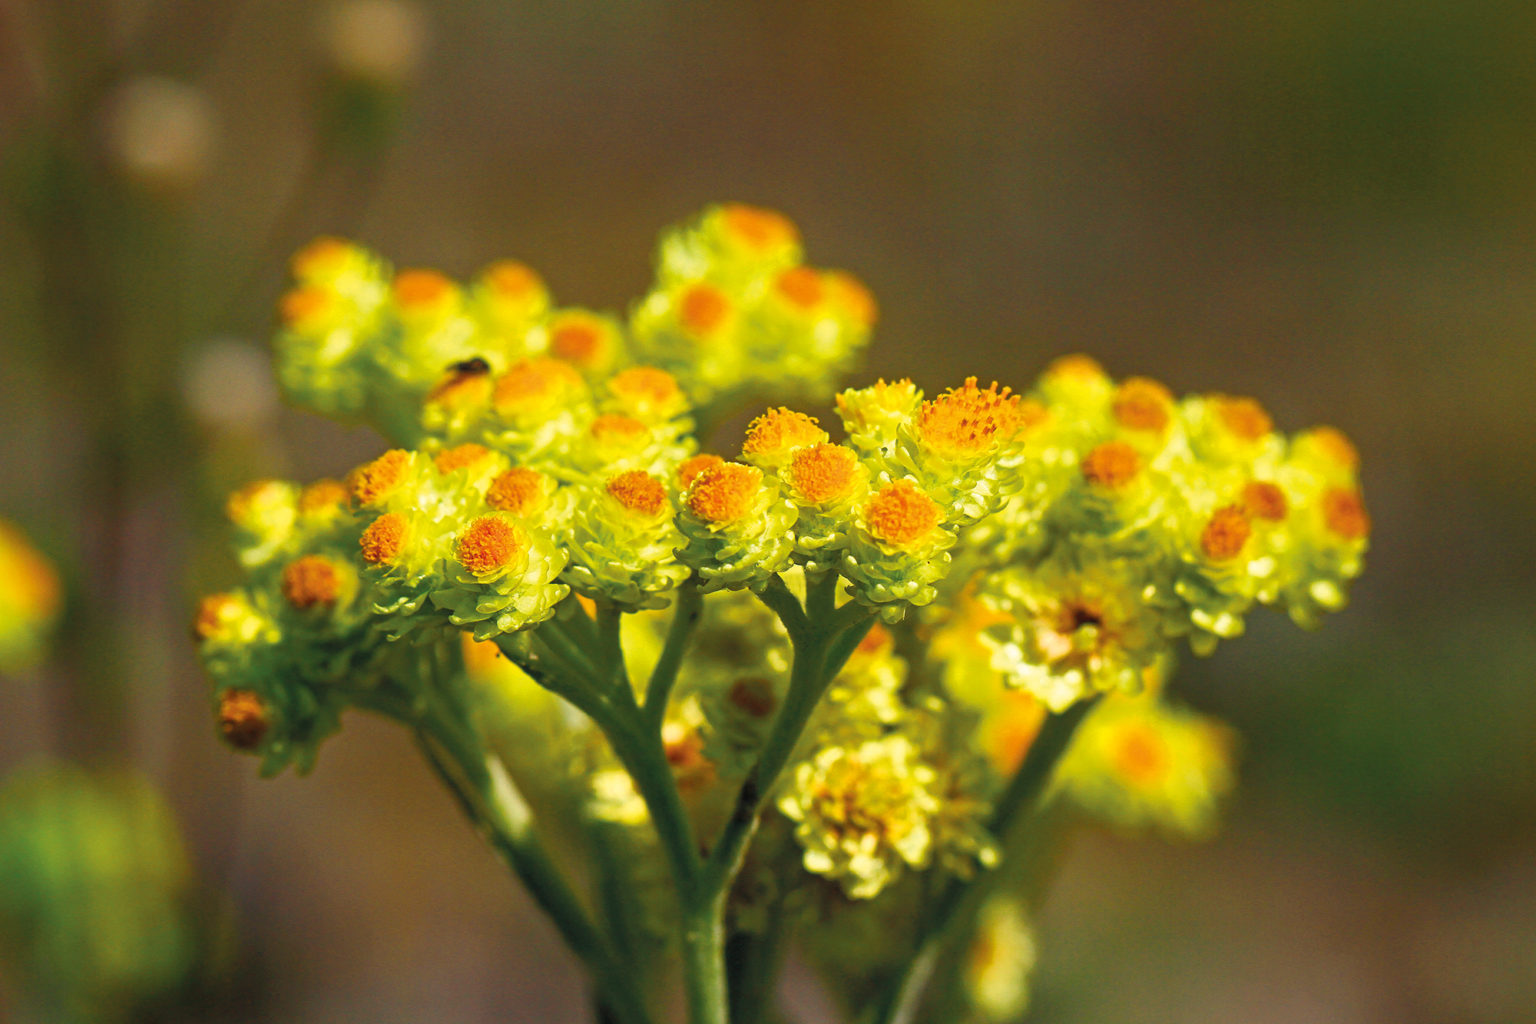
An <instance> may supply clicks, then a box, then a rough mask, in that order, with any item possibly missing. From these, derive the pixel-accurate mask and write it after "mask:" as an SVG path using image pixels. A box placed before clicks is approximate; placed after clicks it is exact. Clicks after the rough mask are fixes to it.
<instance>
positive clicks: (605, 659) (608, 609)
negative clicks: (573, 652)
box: [597, 601, 634, 704]
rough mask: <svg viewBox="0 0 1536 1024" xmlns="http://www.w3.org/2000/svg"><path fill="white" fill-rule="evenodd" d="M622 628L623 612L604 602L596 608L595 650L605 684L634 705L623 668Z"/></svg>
mask: <svg viewBox="0 0 1536 1024" xmlns="http://www.w3.org/2000/svg"><path fill="white" fill-rule="evenodd" d="M623 627H624V610H623V609H622V608H620V607H618V606H617V605H613V604H609V603H608V602H606V601H603V602H600V603H599V604H598V606H597V650H598V658H599V663H600V664H601V666H602V668H603V670H604V671H605V673H606V679H605V683H606V684H607V685H609V686H611V687H612V688H613V689H614V690H616V691H619V692H620V693H621V694H627V695H628V697H629V700H628V703H631V704H632V703H634V690H632V689H631V688H630V685H629V670H628V669H626V668H625V667H624V646H623V639H622V637H621V633H622V630H623Z"/></svg>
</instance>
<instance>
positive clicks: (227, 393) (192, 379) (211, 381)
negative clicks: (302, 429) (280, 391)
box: [181, 338, 278, 430]
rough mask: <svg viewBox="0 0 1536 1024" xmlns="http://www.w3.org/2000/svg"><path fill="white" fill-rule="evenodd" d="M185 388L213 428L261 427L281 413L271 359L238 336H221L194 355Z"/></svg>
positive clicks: (185, 374)
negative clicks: (273, 415) (278, 409)
mask: <svg viewBox="0 0 1536 1024" xmlns="http://www.w3.org/2000/svg"><path fill="white" fill-rule="evenodd" d="M181 388H182V396H183V397H184V398H185V400H186V403H187V408H188V409H189V410H191V412H192V415H193V416H194V417H195V418H196V419H197V421H198V422H199V423H204V424H206V425H208V426H211V427H220V428H224V429H230V430H239V429H244V428H248V427H258V426H260V425H261V424H263V423H265V422H266V421H267V420H269V419H270V418H271V417H272V414H273V413H275V412H276V411H277V404H278V403H277V388H276V387H275V386H274V385H273V383H272V361H271V359H270V358H269V357H268V356H267V354H266V353H265V352H264V351H262V350H261V349H260V348H258V347H257V346H255V345H253V344H251V343H250V342H248V341H241V340H240V339H238V338H218V339H215V340H213V341H211V342H209V343H208V344H206V345H202V346H200V347H199V348H198V349H197V351H196V352H194V353H192V354H191V355H190V357H189V358H188V359H187V362H186V364H185V367H184V369H183V372H182V381H181Z"/></svg>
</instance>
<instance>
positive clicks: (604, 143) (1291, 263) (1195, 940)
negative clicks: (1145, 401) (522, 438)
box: [0, 0, 1536, 1024]
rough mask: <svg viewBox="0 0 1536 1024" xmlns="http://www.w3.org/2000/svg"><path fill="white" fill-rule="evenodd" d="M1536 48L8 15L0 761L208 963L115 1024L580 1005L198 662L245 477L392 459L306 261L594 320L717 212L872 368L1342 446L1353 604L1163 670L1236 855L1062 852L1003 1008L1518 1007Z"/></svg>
mask: <svg viewBox="0 0 1536 1024" xmlns="http://www.w3.org/2000/svg"><path fill="white" fill-rule="evenodd" d="M359 11H361V12H362V13H359ZM1533 52H1536V5H1532V4H1530V3H1529V2H1528V0H1527V2H1520V0H1480V2H1477V3H1472V4H1469V3H1465V2H1453V0H1390V2H1389V0H1280V2H1273V0H1271V2H1267V3H1254V2H1241V0H1240V2H1237V3H1229V4H1206V3H1194V2H1187V0H1186V2H1180V0H1163V2H1159V3H1145V2H1134V0H1129V2H1127V0H1122V2H1114V3H1111V2H1105V0H1069V2H1064V3H1045V2H1028V0H1026V2H1023V3H1013V4H999V3H963V2H941V0H894V2H887V3H873V2H853V3H809V2H801V3H793V2H787V0H785V2H744V3H719V4H712V5H707V4H701V3H686V2H681V0H658V2H652V3H645V2H641V0H561V2H553V0H539V2H535V0H527V2H506V0H494V2H493V0H444V2H441V3H436V4H428V3H421V4H420V5H418V6H410V5H407V4H404V3H383V2H378V0H371V2H367V3H362V4H357V3H352V4H321V3H310V2H297V0H122V2H118V3H109V2H106V0H96V2H90V0H30V2H29V0H0V175H3V176H0V187H3V195H0V200H3V201H0V409H3V418H0V419H3V425H4V432H3V435H0V481H3V484H0V517H5V518H9V519H11V520H13V521H15V522H17V523H18V524H20V525H21V526H22V527H23V528H25V529H26V530H27V531H28V532H29V533H30V534H31V535H32V537H33V538H34V539H35V540H36V541H37V543H38V544H39V545H40V546H41V547H42V548H43V550H44V551H45V552H46V553H48V554H49V555H50V556H51V557H53V558H54V559H56V560H57V561H58V562H59V563H60V565H61V566H62V568H63V571H64V573H65V576H66V579H67V585H68V594H69V604H68V612H67V615H66V617H65V620H64V623H63V628H62V629H61V631H60V633H59V635H58V637H57V641H56V656H55V657H54V658H52V659H51V660H50V661H49V662H48V663H47V664H46V665H45V666H44V667H43V668H41V669H39V670H37V671H34V672H31V673H28V674H27V675H26V676H24V677H22V678H16V679H11V678H7V679H4V680H3V682H0V776H4V775H5V774H7V773H10V772H13V771H15V770H16V769H17V768H18V767H19V766H23V765H24V764H26V763H27V762H30V761H32V760H34V759H35V758H36V757H38V756H39V755H41V754H43V753H45V752H52V753H53V754H55V755H58V756H64V757H69V758H72V759H76V760H81V761H85V762H93V761H94V762H100V763H119V764H121V763H128V764H131V765H134V766H136V768H137V769H138V770H140V771H142V772H144V773H146V774H147V775H148V776H149V778H151V779H152V780H153V781H154V782H155V783H156V784H157V786H158V787H159V789H160V790H161V791H162V792H163V794H164V796H165V799H166V800H167V801H168V803H169V805H170V807H171V809H172V810H173V811H174V813H175V815H176V816H177V818H178V819H179V820H180V822H181V826H182V828H183V830H184V832H185V837H186V843H187V846H188V848H189V851H190V855H191V861H192V863H193V865H194V866H195V870H196V871H197V873H198V877H199V879H200V881H199V882H198V883H197V891H196V892H195V893H194V894H193V895H192V896H191V897H189V899H190V905H191V907H192V914H193V917H194V919H195V922H196V925H195V927H196V931H197V933H198V934H199V935H200V936H201V941H202V943H203V948H204V950H205V952H204V954H202V955H200V956H199V957H198V966H197V967H196V969H195V971H194V975H195V977H194V980H192V981H190V982H188V983H187V984H186V985H185V986H184V989H183V990H182V991H180V992H178V993H176V994H175V995H174V996H173V997H166V998H165V999H164V1000H162V1002H163V1005H160V1006H158V1007H152V1008H151V1009H149V1010H146V1011H145V1013H144V1014H142V1015H141V1016H142V1018H143V1019H153V1020H168V1021H179V1020H207V1021H231V1022H233V1021H251V1022H255V1021H284V1022H291V1024H311V1022H314V1024H319V1022H343V1021H359V1020H368V1021H374V1022H392V1021H401V1022H405V1021H428V1020H430V1021H446V1022H460V1021H462V1022H478V1021H501V1022H506V1021H546V1020H577V1019H582V1015H583V1014H584V1013H585V1008H584V1003H583V1000H582V997H581V993H580V990H579V986H578V982H577V975H576V971H575V968H574V966H573V964H572V962H571V961H570V960H569V959H568V958H567V957H566V956H565V954H564V953H562V952H561V951H560V950H559V948H558V944H557V942H556V940H555V938H554V936H553V934H552V932H551V930H550V929H549V928H548V927H546V926H545V924H544V923H543V921H542V920H540V919H539V918H538V917H537V916H536V915H535V914H534V913H533V912H532V911H531V909H530V906H529V904H528V902H527V900H526V899H525V898H524V897H523V896H522V894H521V893H519V892H517V891H515V889H514V887H513V885H512V884H511V883H510V882H509V881H508V879H507V878H506V877H505V876H504V874H503V872H502V870H501V869H500V866H499V865H498V863H497V862H496V861H495V859H494V857H493V856H492V854H491V853H490V851H489V850H488V849H485V848H483V847H482V846H481V845H480V843H479V841H478V839H477V838H476V837H475V836H474V835H473V834H472V832H471V830H470V829H469V828H468V827H467V826H466V825H465V824H464V823H463V822H462V821H461V820H460V819H459V817H458V816H457V813H456V810H455V808H454V807H453V806H452V803H451V801H450V800H449V799H448V798H447V797H446V795H445V794H444V793H441V792H439V791H438V789H437V788H436V785H435V783H434V782H433V780H432V779H430V778H429V774H428V772H427V771H425V770H424V768H423V766H422V765H421V764H420V763H419V762H418V760H417V757H416V755H415V753H414V751H413V750H412V748H411V747H410V744H409V742H408V741H407V739H406V737H404V736H403V735H401V734H399V733H397V732H396V731H393V730H392V729H391V728H389V727H387V726H385V725H383V724H381V723H378V722H374V721H370V720H367V719H362V718H358V717H356V716H354V717H353V718H352V719H351V720H349V722H348V724H347V728H346V731H345V733H344V735H343V736H342V737H341V739H340V740H339V741H337V742H335V743H333V744H331V745H329V746H328V747H327V749H326V751H325V753H324V754H323V756H322V758H321V761H320V765H319V767H318V768H317V770H316V771H315V772H314V774H313V776H311V777H309V778H306V779H295V778H292V777H283V778H280V779H278V780H275V781H269V782H264V781H260V780H257V779H256V778H255V764H254V763H253V762H251V761H249V760H247V759H241V758H237V757H234V756H232V755H231V754H230V753H228V752H227V751H226V750H225V749H223V748H222V747H221V746H220V745H219V743H218V742H217V740H216V738H215V733H214V729H213V727H212V724H211V718H210V715H209V708H208V701H207V697H206V694H205V692H204V690H205V685H204V683H203V681H202V679H201V678H200V676H199V674H198V671H197V669H196V666H195V664H194V659H193V652H192V650H191V647H190V644H189V643H187V642H186V640H185V637H186V622H187V621H188V619H189V616H190V610H191V607H192V602H193V600H194V595H195V594H196V593H198V592H201V591H204V590H207V589H212V588H216V587H219V586H222V585H227V584H228V583H229V582H231V581H232V580H233V578H234V569H233V567H232V565H231V564H230V563H229V562H228V561H227V560H226V559H227V556H226V555H224V554H223V548H222V543H223V537H222V533H221V527H220V524H219V509H220V506H221V503H222V499H223V494H224V493H225V492H226V491H227V490H228V489H230V488H231V487H233V486H235V485H236V484H238V483H240V482H242V481H244V480H246V479H248V478H251V477H253V476H258V475H271V474H282V475H294V476H298V477H310V476H315V475H320V474H327V473H335V472H337V471H340V470H342V469H344V468H345V467H347V466H348V465H351V464H353V463H355V462H357V461H358V460H360V459H361V458H364V457H367V456H369V455H370V454H372V453H373V452H374V451H376V449H377V447H378V442H376V441H375V440H374V439H373V438H371V437H370V436H368V435H367V434H366V433H365V432H362V431H352V430H345V429H343V428H340V427H337V426H335V425H332V424H329V423H325V422H322V421H320V420H318V419H316V418H314V417H312V416H308V415H304V414H299V413H295V412H291V411H288V410H284V409H282V408H280V407H279V406H278V405H277V401H276V398H275V395H274V392H273V388H272V385H271V383H270V381H269V379H268V377H267V376H266V374H267V366H266V363H265V359H266V356H265V352H266V350H265V348H264V346H265V342H266V338H267V337H268V335H269V334H270V332H271V330H272V328H273V326H274V312H273V311H274V308H275V300H276V297H277V295H278V293H279V290H280V288H281V286H282V282H283V276H284V260H285V258H286V255H287V254H288V253H289V252H290V251H291V250H292V249H294V248H296V247H297V246H298V245H300V244H302V243H303V242H305V241H307V240H308V239H309V238H311V237H313V236H315V235H317V234H320V233H340V234H346V235H352V236H355V237H358V238H359V239H360V240H362V241H364V242H365V243H367V244H369V245H370V246H373V247H375V248H377V249H379V250H380V251H382V252H383V253H385V254H386V255H388V256H390V257H391V258H392V259H394V260H395V261H396V262H397V263H398V264H401V265H406V266H410V265H427V266H437V267H441V268H442V269H444V270H446V271H448V272H450V273H452V274H456V275H465V274H468V273H469V272H471V271H473V270H474V269H476V268H478V267H479V266H481V265H483V264H484V263H486V262H488V261H490V260H491V259H493V258H496V257H502V256H511V257H516V258H519V259H522V260H525V261H527V262H528V263H530V264H531V265H533V266H534V267H536V268H537V269H539V270H540V271H541V272H542V273H543V274H544V275H545V276H546V278H547V279H548V281H549V282H550V285H551V287H552V289H553V291H554V292H555V294H556V296H557V297H558V298H559V299H560V300H562V301H565V302H571V303H580V304H584V305H590V306H594V307H598V308H605V307H606V308H613V309H622V308H623V307H624V306H625V305H626V304H627V303H628V302H629V301H630V300H631V299H632V298H634V297H636V296H638V295H639V294H640V293H641V291H642V289H643V288H644V287H645V284H646V282H647V281H648V279H649V254H650V250H651V246H652V244H653V241H654V238H655V235H656V232H657V231H658V230H659V229H660V228H661V227H662V226H663V225H666V224H669V223H673V222H675V221H677V220H679V219H681V218H683V217H685V216H687V215H689V214H690V213H692V212H693V211H695V210H697V209H698V208H700V207H702V206H703V205H705V204H706V203H708V202H711V201H717V200H724V199H738V200H742V201H746V202H751V203H755V204H761V205H767V206H773V207H777V208H780V209H782V210H784V211H785V212H786V213H788V214H789V215H790V216H791V217H792V218H794V219H795V220H796V221H797V222H798V223H799V225H800V227H801V229H802V231H803V233H804V235H805V238H806V242H807V248H808V251H809V254H810V258H811V259H812V260H813V261H814V262H816V263H818V264H822V265H828V266H841V267H846V268H848V269H850V270H852V271H853V272H855V273H856V274H858V275H860V276H861V277H863V278H864V279H865V280H866V281H867V282H868V284H869V285H870V287H871V288H872V289H873V291H874V293H875V294H876V296H877V297H878V298H879V300H880V301H881V306H882V314H881V323H880V326H879V328H878V329H877V332H876V338H875V342H874V344H873V346H872V348H871V351H870V354H869V361H868V369H867V371H866V373H865V374H864V375H863V377H861V378H860V379H861V380H864V379H872V378H873V377H874V376H876V375H884V376H888V377H889V376H903V375H906V376H912V377H913V378H914V379H916V380H917V381H918V382H919V383H920V384H922V385H924V386H925V387H928V388H935V387H942V386H945V385H947V384H950V383H954V382H956V381H958V380H959V379H960V378H961V377H963V376H965V375H967V374H977V375H979V376H981V377H982V378H983V379H987V378H992V377H996V378H998V379H999V380H1001V381H1003V382H1004V383H1009V384H1012V385H1014V386H1015V387H1026V386H1028V384H1029V383H1030V382H1031V381H1032V380H1033V378H1034V376H1035V375H1036V374H1037V373H1038V372H1039V371H1040V369H1041V368H1042V367H1043V366H1044V364H1045V363H1046V362H1047V361H1048V360H1049V359H1051V358H1052V357H1054V356H1056V355H1059V354H1062V353H1065V352H1072V351H1085V352H1088V353H1090V354H1092V355H1094V356H1095V357H1097V358H1098V359H1100V360H1101V361H1102V362H1103V363H1104V365H1105V366H1106V368H1108V369H1109V370H1110V372H1111V373H1114V374H1116V375H1127V374H1150V375H1155V376H1158V377H1160V378H1162V379H1164V380H1166V381H1168V382H1169V384H1170V385H1171V386H1172V387H1173V388H1174V390H1175V391H1191V390H1221V391H1228V392H1232V393H1237V394H1253V395H1256V396H1258V397H1259V398H1260V399H1261V400H1262V401H1264V402H1265V403H1266V405H1267V406H1268V407H1269V408H1270V409H1271V411H1272V412H1273V413H1274V415H1275V419H1276V422H1277V425H1278V426H1280V427H1281V428H1282V429H1287V430H1295V429H1298V428H1300V427H1303V426H1306V425H1310V424H1314V423H1331V424H1333V425H1335V426H1338V427H1340V428H1342V429H1343V430H1345V431H1346V432H1347V433H1348V434H1350V435H1351V436H1352V437H1353V438H1354V439H1355V440H1356V441H1357V443H1358V445H1359V447H1360V449H1361V451H1362V454H1363V459H1364V470H1363V480H1364V485H1365V494H1366V498H1367V501H1368V503H1369V505H1370V508H1371V511H1372V515H1373V518H1374V520H1375V538H1374V544H1373V549H1372V552H1371V555H1370V560H1369V561H1370V565H1369V568H1368V570H1367V572H1366V575H1365V576H1364V577H1363V579H1362V580H1361V582H1360V584H1359V585H1358V586H1357V588H1356V591H1355V596H1354V603H1353V605H1352V606H1351V607H1350V609H1349V610H1347V611H1346V612H1345V613H1344V614H1342V615H1340V616H1336V617H1335V618H1334V621H1331V622H1329V623H1328V624H1327V626H1326V628H1325V629H1324V630H1323V631H1322V632H1320V633H1318V634H1315V635H1312V634H1298V633H1297V632H1296V631H1295V630H1294V629H1293V628H1291V627H1290V625H1289V624H1288V623H1284V622H1280V621H1278V620H1276V619H1274V618H1273V617H1259V618H1258V619H1257V620H1256V621H1255V622H1254V624H1253V627H1252V628H1251V630H1250V636H1248V637H1246V638H1244V639H1243V640H1241V641H1239V642H1234V643H1231V644H1228V645H1225V646H1224V647H1223V648H1222V649H1221V650H1220V651H1219V652H1218V653H1217V654H1216V656H1215V657H1214V658H1212V659H1210V660H1209V661H1204V662H1199V663H1190V664H1187V665H1186V666H1185V667H1184V671H1183V673H1182V676H1181V679H1180V686H1181V687H1182V690H1183V693H1184V694H1185V696H1187V697H1188V698H1189V699H1190V701H1191V702H1193V703H1195V704H1196V705H1198V706H1200V707H1202V708H1203V709H1206V710H1210V711H1214V712H1216V713H1219V714H1222V715H1224V716H1226V717H1228V718H1229V719H1230V720H1231V721H1232V722H1233V723H1234V724H1235V725H1236V726H1237V727H1238V729H1239V730H1240V731H1241V733H1242V734H1243V735H1244V737H1245V744H1244V751H1243V776H1244V784H1243V788H1242V791H1241V794H1240V795H1239V797H1238V799H1237V800H1236V802H1235V804H1234V806H1233V807H1232V808H1231V812H1230V815H1229V820H1228V824H1227V827H1226V828H1225V830H1224V832H1223V833H1222V834H1221V835H1220V836H1219V837H1218V838H1216V839H1215V840H1214V841H1212V842H1210V843H1207V844H1204V845H1200V846H1196V847H1169V846H1165V845H1161V844H1160V843H1158V842H1157V841H1154V840H1135V839H1133V838H1132V837H1125V836H1116V835H1111V834H1107V833H1083V834H1081V835H1079V836H1077V837H1075V840H1074V843H1073V845H1072V849H1071V851H1070V856H1069V857H1068V858H1067V859H1066V861H1065V863H1064V864H1063V866H1062V869H1061V877H1060V881H1059V885H1058V888H1057V890H1056V891H1055V893H1054V895H1053V896H1052V898H1051V899H1050V901H1049V904H1048V906H1047V908H1046V912H1045V914H1044V917H1043V919H1042V920H1041V922H1040V928H1041V959H1040V966H1039V969H1038V972H1037V976H1036V985H1035V1012H1034V1015H1033V1016H1032V1018H1031V1019H1032V1020H1036V1021H1049V1022H1063V1024H1067V1022H1089V1021H1092V1022H1100V1024H1110V1022H1122V1021H1123V1022H1140V1021H1152V1020H1169V1021H1180V1022H1185V1024H1200V1022H1206V1021H1209V1022H1212V1024H1216V1022H1222V1024H1225V1022H1229V1021H1234V1020H1236V1021H1242V1022H1244V1024H1290V1022H1295V1024H1314V1022H1319V1021H1328V1022H1350V1024H1353V1022H1361V1024H1375V1022H1381V1024H1415V1022H1425V1024H1430V1022H1435V1024H1459V1022H1467V1024H1472V1022H1519V1021H1536V529H1533V528H1532V526H1531V523H1532V521H1533V520H1536V482H1533V477H1532V471H1531V467H1532V465H1533V464H1536V174H1533V172H1532V168H1533V165H1536V130H1533V129H1536V60H1533V58H1532V54H1533ZM734 441H735V438H734V437H727V438H723V439H722V442H721V443H722V444H723V445H729V444H731V443H734ZM232 935H233V936H235V937H234V938H231V936H232ZM209 950H212V951H213V952H208V951H209ZM0 984H3V983H0ZM6 998H7V996H6V994H5V991H4V990H3V989H0V1019H4V1018H5V1016H6V1010H5V1007H6ZM11 998H13V999H14V998H15V993H14V992H12V993H11ZM789 1001H790V1004H791V1005H792V1006H795V1007H798V1008H800V1009H801V1010H802V1011H803V1013H804V1015H805V1019H806V1020H807V1021H814V1020H817V1019H822V1018H819V1017H818V1016H817V1015H818V1013H820V1012H821V1011H820V1010H819V1009H818V1007H819V1006H820V1005H821V1004H820V1002H819V1000H818V997H817V994H816V992H815V989H814V986H813V985H811V984H809V983H808V982H807V981H806V979H805V978H804V976H803V972H802V973H801V974H799V975H797V976H796V980H794V982H793V984H792V986H791V991H790V992H789ZM18 1012H19V1011H18Z"/></svg>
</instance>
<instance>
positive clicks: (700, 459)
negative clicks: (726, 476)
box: [677, 452, 725, 491]
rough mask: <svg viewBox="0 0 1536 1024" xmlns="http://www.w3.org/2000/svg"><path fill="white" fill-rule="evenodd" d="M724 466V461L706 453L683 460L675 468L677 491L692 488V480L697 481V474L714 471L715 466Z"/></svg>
mask: <svg viewBox="0 0 1536 1024" xmlns="http://www.w3.org/2000/svg"><path fill="white" fill-rule="evenodd" d="M724 464H725V460H724V459H722V458H721V457H720V456H718V455H711V454H709V453H708V452H705V453H704V454H702V455H695V456H693V457H692V458H690V459H684V460H683V461H682V462H681V463H680V464H679V465H678V467H677V489H678V490H680V491H686V490H687V489H688V488H690V487H692V486H693V482H694V480H696V479H698V477H699V474H701V473H703V472H704V471H705V470H706V469H714V468H715V467H716V466H722V465H724Z"/></svg>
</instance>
